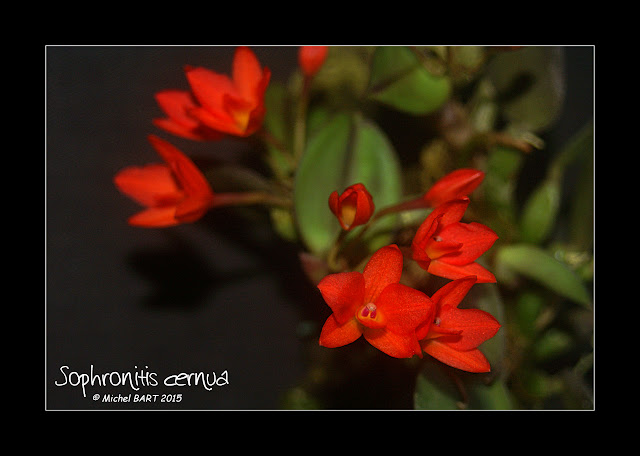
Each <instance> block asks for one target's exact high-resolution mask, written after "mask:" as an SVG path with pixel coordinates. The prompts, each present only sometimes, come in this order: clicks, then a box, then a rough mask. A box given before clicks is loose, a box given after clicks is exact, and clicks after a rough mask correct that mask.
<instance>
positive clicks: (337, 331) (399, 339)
mask: <svg viewBox="0 0 640 456" xmlns="http://www.w3.org/2000/svg"><path fill="white" fill-rule="evenodd" d="M402 266H403V257H402V252H401V251H400V249H399V248H398V246H397V245H395V244H392V245H389V246H386V247H382V248H381V249H379V250H378V251H376V252H375V253H374V254H373V256H372V257H371V259H370V260H369V262H368V263H367V265H366V266H365V269H364V272H362V273H360V272H357V271H355V272H339V273H337V274H330V275H328V276H326V277H325V278H324V279H322V280H321V281H320V283H319V284H318V289H319V290H320V292H321V293H322V297H323V298H324V300H325V302H326V303H327V304H328V305H329V307H331V310H333V313H332V314H331V315H330V316H329V318H328V319H327V321H326V322H325V324H324V326H323V328H322V332H321V333H320V345H322V346H324V347H329V348H334V347H341V346H343V345H347V344H350V343H351V342H354V341H356V340H357V339H359V338H360V336H362V335H364V338H365V339H366V340H367V341H368V342H369V343H370V344H371V345H373V346H374V347H376V348H377V349H379V350H381V351H382V352H384V353H386V354H387V355H389V356H393V357H395V358H410V357H412V356H413V355H414V354H417V355H419V356H422V350H421V348H420V345H419V343H418V339H417V336H416V328H417V327H418V325H419V324H421V323H422V322H423V321H425V320H429V321H432V320H433V314H434V310H435V308H434V306H433V304H432V302H431V300H430V299H429V297H428V296H427V295H425V294H424V293H422V292H421V291H418V290H415V289H413V288H410V287H408V286H406V285H403V284H400V283H399V282H400V277H401V275H402Z"/></svg>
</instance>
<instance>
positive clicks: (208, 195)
mask: <svg viewBox="0 0 640 456" xmlns="http://www.w3.org/2000/svg"><path fill="white" fill-rule="evenodd" d="M149 141H150V142H151V145H153V147H154V148H155V149H156V151H157V152H158V154H159V155H160V156H161V157H162V159H163V160H164V161H165V163H164V164H149V165H146V166H143V167H135V166H131V167H128V168H125V169H123V170H121V171H120V172H118V173H117V174H116V176H115V178H114V183H115V185H116V186H117V187H118V189H119V190H120V191H121V192H122V193H124V194H125V195H127V196H129V197H130V198H132V199H133V200H134V201H136V202H138V203H140V204H141V205H142V206H146V209H145V210H143V211H142V212H139V213H137V214H135V215H133V216H132V217H130V218H129V220H128V221H129V224H131V225H134V226H141V227H166V226H173V225H177V224H180V223H188V222H194V221H196V220H198V219H199V218H201V217H202V216H203V215H204V214H205V212H207V210H209V209H210V208H211V207H212V206H213V204H214V200H215V195H214V193H213V191H212V190H211V187H210V186H209V183H208V182H207V180H206V179H205V177H204V176H203V175H202V173H201V172H200V170H198V168H197V167H196V166H195V164H194V163H193V162H192V161H191V160H190V159H189V158H188V157H187V156H186V155H184V154H183V153H182V152H181V151H180V150H178V149H177V148H176V147H174V146H173V145H171V144H170V143H168V142H167V141H165V140H163V139H160V138H158V137H157V136H153V135H149Z"/></svg>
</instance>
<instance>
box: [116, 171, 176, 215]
mask: <svg viewBox="0 0 640 456" xmlns="http://www.w3.org/2000/svg"><path fill="white" fill-rule="evenodd" d="M113 181H114V183H115V185H116V187H118V189H119V190H120V191H121V192H122V193H124V194H125V195H127V196H128V197H130V198H131V199H133V200H134V201H136V202H137V203H139V204H141V205H143V206H147V207H154V206H166V205H175V204H177V203H178V202H179V201H181V200H182V199H183V198H184V192H183V191H182V190H181V189H180V188H179V187H178V185H177V184H176V180H175V178H174V177H173V174H172V172H171V170H170V169H169V167H168V166H166V165H161V164H150V165H146V166H143V167H137V166H130V167H127V168H125V169H123V170H121V171H119V172H118V173H117V174H116V175H115V176H114V178H113Z"/></svg>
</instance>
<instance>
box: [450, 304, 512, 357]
mask: <svg viewBox="0 0 640 456" xmlns="http://www.w3.org/2000/svg"><path fill="white" fill-rule="evenodd" d="M438 318H439V319H440V328H442V329H443V330H444V331H447V330H452V331H453V330H456V331H461V333H460V334H459V335H456V336H445V337H443V338H441V339H440V341H441V342H443V343H447V345H449V346H450V347H451V348H453V349H456V350H471V349H474V348H477V347H478V346H479V345H480V344H481V343H483V342H484V341H486V340H488V339H491V338H492V337H493V336H495V335H496V333H497V332H498V330H499V329H500V323H498V320H496V319H495V318H494V317H493V315H491V314H490V313H488V312H485V311H484V310H480V309H456V308H455V307H451V306H445V307H443V308H442V309H441V311H440V312H439V313H438Z"/></svg>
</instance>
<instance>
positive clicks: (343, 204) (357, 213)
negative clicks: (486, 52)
mask: <svg viewBox="0 0 640 456" xmlns="http://www.w3.org/2000/svg"><path fill="white" fill-rule="evenodd" d="M329 209H331V212H333V214H334V215H335V216H336V217H337V218H338V221H339V222H340V226H341V227H342V229H344V230H351V229H352V228H355V227H356V226H358V225H363V224H365V223H367V222H368V221H369V219H370V218H371V215H372V214H373V212H374V211H375V205H374V204H373V197H372V196H371V194H370V193H369V191H368V190H367V189H366V187H365V186H364V185H363V184H354V185H350V186H349V187H347V188H346V189H345V191H344V192H342V194H341V195H338V192H336V191H334V192H332V193H331V195H329Z"/></svg>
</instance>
